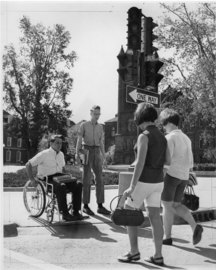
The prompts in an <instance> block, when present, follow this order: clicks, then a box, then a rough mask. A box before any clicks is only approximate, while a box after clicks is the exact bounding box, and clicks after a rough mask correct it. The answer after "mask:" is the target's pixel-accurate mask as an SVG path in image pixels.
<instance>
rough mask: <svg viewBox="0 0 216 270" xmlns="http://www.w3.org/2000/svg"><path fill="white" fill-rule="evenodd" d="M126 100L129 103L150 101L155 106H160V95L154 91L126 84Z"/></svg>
mask: <svg viewBox="0 0 216 270" xmlns="http://www.w3.org/2000/svg"><path fill="white" fill-rule="evenodd" d="M126 102H130V103H135V104H137V103H141V102H149V103H152V104H153V105H154V106H155V107H156V108H159V107H160V95H159V94H158V93H155V92H151V91H147V90H144V89H140V88H137V87H134V86H130V85H127V88H126Z"/></svg>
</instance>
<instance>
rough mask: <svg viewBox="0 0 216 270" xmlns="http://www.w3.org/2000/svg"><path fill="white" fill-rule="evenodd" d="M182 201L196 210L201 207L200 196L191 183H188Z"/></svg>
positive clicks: (189, 207)
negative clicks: (196, 193)
mask: <svg viewBox="0 0 216 270" xmlns="http://www.w3.org/2000/svg"><path fill="white" fill-rule="evenodd" d="M183 195H184V196H183V198H182V201H181V203H182V204H183V205H185V206H186V207H187V208H188V209H190V210H192V211H196V210H197V209H198V208H199V197H197V196H196V195H195V193H194V189H193V187H192V186H190V185H186V187H185V190H184V194H183Z"/></svg>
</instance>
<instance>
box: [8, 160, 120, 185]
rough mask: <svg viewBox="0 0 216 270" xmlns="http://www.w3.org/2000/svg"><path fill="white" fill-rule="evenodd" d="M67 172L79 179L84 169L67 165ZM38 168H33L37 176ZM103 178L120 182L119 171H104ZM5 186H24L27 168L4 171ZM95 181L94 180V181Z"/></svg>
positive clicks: (111, 181) (107, 180)
mask: <svg viewBox="0 0 216 270" xmlns="http://www.w3.org/2000/svg"><path fill="white" fill-rule="evenodd" d="M66 170H67V172H69V173H71V174H72V175H73V176H74V177H76V178H77V179H78V180H80V179H81V178H82V171H81V170H80V168H79V167H77V166H72V165H66ZM36 173H37V169H36V168H33V175H34V176H36ZM102 175H103V180H104V184H105V185H117V184H118V178H119V174H118V173H111V172H103V174H102ZM3 179H4V187H23V186H24V185H25V183H26V182H27V180H28V179H29V178H28V175H27V173H26V169H25V168H24V169H21V170H18V171H17V172H16V173H4V174H3ZM92 179H93V177H92ZM92 182H93V183H94V180H93V181H92Z"/></svg>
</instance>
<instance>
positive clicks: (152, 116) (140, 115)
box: [134, 102, 158, 126]
mask: <svg viewBox="0 0 216 270" xmlns="http://www.w3.org/2000/svg"><path fill="white" fill-rule="evenodd" d="M157 117H158V114H157V111H156V109H155V107H154V106H153V105H152V104H151V103H147V102H142V103H140V104H139V105H138V106H137V109H136V111H135V113H134V121H135V123H136V124H137V126H139V125H141V124H142V123H143V122H153V123H154V121H155V120H156V119H157Z"/></svg>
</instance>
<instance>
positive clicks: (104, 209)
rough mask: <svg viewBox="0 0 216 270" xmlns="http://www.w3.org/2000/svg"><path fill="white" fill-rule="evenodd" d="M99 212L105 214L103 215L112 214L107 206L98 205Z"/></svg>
mask: <svg viewBox="0 0 216 270" xmlns="http://www.w3.org/2000/svg"><path fill="white" fill-rule="evenodd" d="M97 212H98V213H99V214H103V215H110V213H111V212H110V211H109V210H107V209H106V208H105V207H103V206H102V207H98V210H97Z"/></svg>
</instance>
